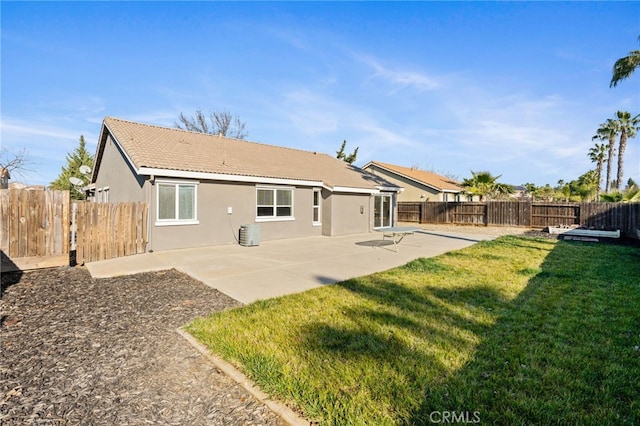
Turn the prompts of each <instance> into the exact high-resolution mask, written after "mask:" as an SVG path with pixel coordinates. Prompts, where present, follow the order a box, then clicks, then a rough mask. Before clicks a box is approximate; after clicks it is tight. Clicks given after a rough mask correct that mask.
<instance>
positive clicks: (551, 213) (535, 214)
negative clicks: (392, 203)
mask: <svg viewBox="0 0 640 426" xmlns="http://www.w3.org/2000/svg"><path fill="white" fill-rule="evenodd" d="M417 216H419V217H420V219H419V221H418V222H419V223H442V224H459V225H485V226H486V225H493V226H522V227H529V228H546V227H548V226H570V225H583V226H587V227H590V228H594V229H602V230H610V229H620V230H621V231H622V232H623V233H624V234H625V235H628V236H632V237H634V238H638V237H637V235H638V230H639V229H640V203H549V202H531V201H487V202H482V203H478V202H439V201H428V202H421V203H416V202H411V203H408V202H407V203H404V202H400V203H398V221H401V222H416V220H415V219H416V217H417Z"/></svg>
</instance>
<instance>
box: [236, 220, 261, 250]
mask: <svg viewBox="0 0 640 426" xmlns="http://www.w3.org/2000/svg"><path fill="white" fill-rule="evenodd" d="M240 245H241V246H245V247H250V246H257V245H260V225H258V224H255V223H253V224H248V225H242V226H241V227H240Z"/></svg>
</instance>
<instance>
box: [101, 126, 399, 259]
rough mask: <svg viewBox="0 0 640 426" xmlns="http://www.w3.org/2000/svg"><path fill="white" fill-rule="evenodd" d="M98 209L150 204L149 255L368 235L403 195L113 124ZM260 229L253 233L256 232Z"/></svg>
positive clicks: (316, 156)
mask: <svg viewBox="0 0 640 426" xmlns="http://www.w3.org/2000/svg"><path fill="white" fill-rule="evenodd" d="M90 188H92V191H93V192H94V193H93V194H91V195H92V197H93V199H94V200H95V201H98V202H101V201H102V202H105V201H109V202H118V201H146V202H148V204H149V212H150V218H149V236H148V241H149V245H148V247H147V250H169V249H177V248H187V247H199V246H208V245H221V244H233V243H236V242H237V241H238V234H239V229H240V227H241V226H242V225H246V224H257V226H258V227H259V230H260V240H274V239H283V238H296V237H307V236H317V235H327V236H333V235H345V234H353V233H362V232H370V231H372V230H373V229H374V228H378V227H384V226H391V225H393V224H394V222H395V214H396V212H395V210H396V202H397V194H398V193H399V192H400V191H401V188H399V187H398V186H396V185H394V184H392V183H391V182H389V181H387V180H386V179H384V178H383V177H381V176H374V175H372V174H370V173H368V172H366V171H363V170H362V169H360V168H358V167H355V166H352V165H350V164H347V163H345V162H343V161H341V160H338V159H336V158H334V157H331V156H329V155H326V154H320V153H317V152H309V151H302V150H298V149H291V148H284V147H279V146H273V145H265V144H260V143H255V142H247V141H244V140H238V139H229V138H225V137H222V136H217V135H209V134H204V133H195V132H189V131H184V130H179V129H174V128H166V127H159V126H153V125H147V124H141V123H134V122H131V121H126V120H121V119H118V118H112V117H107V118H105V119H104V121H103V124H102V130H101V132H100V138H99V141H98V148H97V151H96V157H95V165H94V170H93V175H92V177H91V185H90ZM255 226H256V225H254V227H255Z"/></svg>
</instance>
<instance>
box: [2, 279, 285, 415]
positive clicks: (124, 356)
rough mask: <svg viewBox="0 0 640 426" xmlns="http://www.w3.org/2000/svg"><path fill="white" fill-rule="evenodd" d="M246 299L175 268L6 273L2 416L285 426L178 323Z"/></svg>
mask: <svg viewBox="0 0 640 426" xmlns="http://www.w3.org/2000/svg"><path fill="white" fill-rule="evenodd" d="M235 306H240V303H239V302H237V301H235V300H234V299H231V298H229V297H228V296H226V295H224V294H222V293H220V292H218V291H217V290H214V289H212V288H209V287H207V286H206V285H204V284H202V283H201V282H199V281H197V280H194V279H192V278H190V277H189V276H187V275H184V274H181V273H179V272H177V271H175V270H172V271H165V272H154V273H144V274H138V275H132V276H127V277H118V278H109V279H93V278H91V276H90V275H89V273H88V272H87V271H86V269H84V268H59V269H48V270H39V271H34V272H26V273H22V274H19V273H13V274H2V308H1V312H0V315H1V328H0V339H1V340H0V348H1V351H2V356H1V358H0V423H1V424H2V425H36V424H37V425H40V424H47V425H50V424H51V425H116V424H117V425H148V424H154V425H282V424H284V422H283V421H282V420H281V419H280V418H279V417H278V416H277V415H275V414H274V413H272V412H271V411H269V410H268V409H267V408H266V407H265V406H264V405H263V404H261V403H259V402H258V401H256V400H255V399H254V398H253V397H252V396H251V395H250V394H249V393H248V392H246V391H245V390H244V389H243V388H242V387H240V386H239V385H237V384H236V383H235V382H233V381H232V380H231V379H229V378H228V377H227V376H225V375H224V374H222V373H221V372H220V371H218V370H217V369H215V367H213V366H212V365H211V364H210V362H208V361H207V359H206V358H205V357H203V356H202V355H201V354H200V353H199V352H198V351H197V350H195V349H194V348H192V347H191V346H190V345H189V344H188V343H187V342H186V341H185V340H184V339H183V338H182V337H181V336H179V335H178V333H177V332H176V329H177V328H178V327H180V326H182V325H184V324H185V323H187V322H188V321H189V320H191V319H192V318H195V317H197V316H205V315H208V314H210V313H212V312H215V311H220V310H223V309H229V308H233V307H235Z"/></svg>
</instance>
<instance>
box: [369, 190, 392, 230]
mask: <svg viewBox="0 0 640 426" xmlns="http://www.w3.org/2000/svg"><path fill="white" fill-rule="evenodd" d="M376 197H381V198H382V197H388V198H389V206H390V209H389V217H388V219H389V225H384V224H382V225H381V226H375V223H374V227H373V229H382V228H387V227H389V226H393V213H394V211H393V210H394V209H393V195H392V194H376V195H374V200H373V202H374V203H375V199H376ZM383 205H384V203H383ZM373 210H374V211H375V204H374V207H373ZM384 218H385V217H384V213H383V216H382V219H384ZM374 221H375V218H374ZM383 222H384V220H383Z"/></svg>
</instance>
